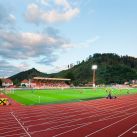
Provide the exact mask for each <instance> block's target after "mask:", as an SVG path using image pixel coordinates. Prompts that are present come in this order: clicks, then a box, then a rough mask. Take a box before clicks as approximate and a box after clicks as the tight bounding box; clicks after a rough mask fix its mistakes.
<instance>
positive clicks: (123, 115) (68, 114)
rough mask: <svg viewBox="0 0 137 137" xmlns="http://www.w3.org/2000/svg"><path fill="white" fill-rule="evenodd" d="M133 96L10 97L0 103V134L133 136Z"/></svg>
mask: <svg viewBox="0 0 137 137" xmlns="http://www.w3.org/2000/svg"><path fill="white" fill-rule="evenodd" d="M0 96H1V97H4V95H3V96H2V95H0ZM136 98H137V94H134V95H128V96H122V97H119V98H117V99H112V100H108V99H98V100H92V101H85V102H76V103H67V104H56V105H46V106H23V105H20V104H19V103H16V102H15V101H13V102H12V103H13V104H12V105H11V106H1V107H0V137H137V99H136Z"/></svg>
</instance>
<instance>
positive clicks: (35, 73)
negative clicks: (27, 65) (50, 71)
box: [10, 68, 47, 85]
mask: <svg viewBox="0 0 137 137" xmlns="http://www.w3.org/2000/svg"><path fill="white" fill-rule="evenodd" d="M37 76H39V77H47V74H45V73H42V72H39V71H38V70H36V69H35V68H32V69H30V70H27V71H23V72H20V73H18V74H16V75H13V76H11V77H10V79H11V80H12V81H13V82H14V84H15V85H20V82H21V81H22V80H24V79H31V78H33V77H37Z"/></svg>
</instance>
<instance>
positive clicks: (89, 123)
mask: <svg viewBox="0 0 137 137" xmlns="http://www.w3.org/2000/svg"><path fill="white" fill-rule="evenodd" d="M126 115H128V114H126ZM126 115H124V114H123V115H121V116H116V117H112V118H111V117H110V118H103V119H99V120H96V121H92V122H88V123H81V124H75V125H68V126H63V127H57V128H47V129H44V130H39V131H34V132H31V134H34V133H38V132H42V131H49V130H55V129H62V128H67V127H74V126H81V125H82V126H84V125H85V126H88V125H91V124H93V123H96V122H100V121H105V120H109V119H114V118H119V117H123V116H126Z"/></svg>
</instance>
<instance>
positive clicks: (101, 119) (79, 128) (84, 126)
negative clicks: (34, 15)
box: [53, 113, 137, 137]
mask: <svg viewBox="0 0 137 137" xmlns="http://www.w3.org/2000/svg"><path fill="white" fill-rule="evenodd" d="M135 114H137V113H134V114H132V115H130V116H128V117H131V116H133V115H135ZM128 117H126V118H123V119H121V120H119V121H117V122H115V123H112V124H110V125H108V126H106V127H104V128H101V129H102V130H103V129H105V128H108V127H109V126H112V125H114V124H116V123H118V122H120V121H122V120H125V119H127V118H128ZM104 120H105V118H104ZM100 121H102V122H103V119H100ZM87 125H89V124H87ZM85 126H86V125H83V126H80V127H77V128H73V129H71V130H68V131H65V132H62V133H60V134H57V135H55V136H53V137H57V136H60V135H63V134H65V133H68V132H71V131H74V130H76V129H80V128H82V127H85ZM101 129H99V130H97V131H95V132H99V131H101ZM95 132H93V133H94V134H95ZM93 133H91V134H93ZM91 134H90V135H91ZM88 136H89V135H87V136H85V137H88Z"/></svg>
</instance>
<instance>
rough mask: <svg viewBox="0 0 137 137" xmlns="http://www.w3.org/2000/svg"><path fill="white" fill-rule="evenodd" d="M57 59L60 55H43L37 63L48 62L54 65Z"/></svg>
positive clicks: (47, 63)
mask: <svg viewBox="0 0 137 137" xmlns="http://www.w3.org/2000/svg"><path fill="white" fill-rule="evenodd" d="M57 59H58V55H54V54H52V56H48V57H42V58H41V59H39V60H38V61H37V62H36V63H39V64H42V65H44V64H46V65H50V66H52V63H53V62H55V61H56V60H57Z"/></svg>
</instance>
